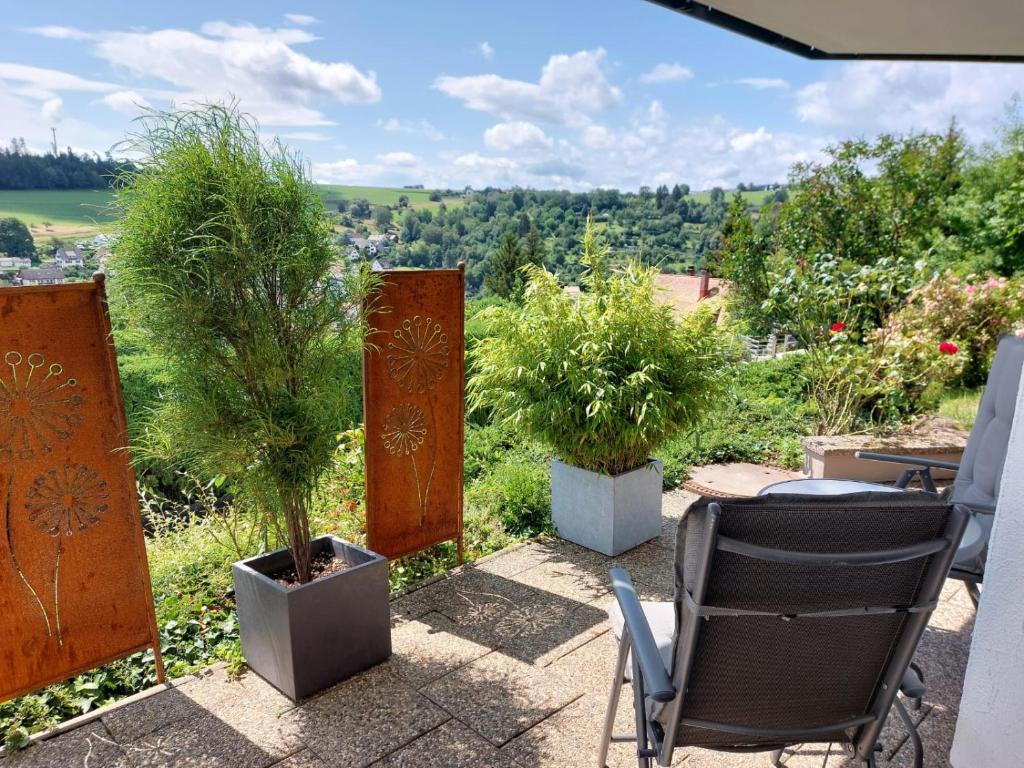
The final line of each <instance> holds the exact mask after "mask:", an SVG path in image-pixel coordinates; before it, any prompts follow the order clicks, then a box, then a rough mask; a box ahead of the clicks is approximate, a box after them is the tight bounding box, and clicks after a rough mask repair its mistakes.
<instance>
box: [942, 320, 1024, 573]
mask: <svg viewBox="0 0 1024 768" xmlns="http://www.w3.org/2000/svg"><path fill="white" fill-rule="evenodd" d="M1022 369H1024V338H1021V337H1019V336H1009V335H1007V336H1003V337H1002V338H1000V340H999V346H998V347H996V356H995V359H994V360H993V361H992V369H991V370H990V371H989V374H988V383H987V384H986V385H985V393H984V394H983V395H982V396H981V403H980V404H979V406H978V415H977V417H976V418H975V420H974V427H973V428H972V429H971V436H970V438H969V439H968V441H967V447H966V448H965V449H964V455H963V457H962V458H961V460H960V470H959V471H958V472H957V475H956V480H955V481H954V482H953V489H952V493H951V494H950V501H952V502H953V503H954V504H963V505H965V506H967V507H969V508H971V509H972V510H975V511H978V512H979V513H978V514H976V515H975V519H976V520H977V522H978V524H979V525H980V526H981V528H982V531H983V536H984V538H985V541H986V542H987V541H988V537H989V535H990V534H991V532H992V523H993V517H992V514H991V513H990V512H986V511H985V510H992V509H994V507H995V504H996V500H997V499H998V498H999V483H1000V481H1001V480H1002V477H1003V465H1004V464H1005V463H1006V448H1007V445H1008V444H1009V442H1010V428H1011V427H1012V426H1013V416H1014V412H1015V410H1016V407H1017V392H1018V390H1019V389H1020V379H1021V370H1022ZM987 553H988V547H987V545H986V547H985V549H983V550H982V551H981V553H980V554H979V555H978V556H977V557H976V558H975V560H974V561H973V562H967V563H959V562H958V563H957V564H956V567H957V568H958V569H961V570H966V571H970V572H972V573H976V574H981V573H983V572H984V570H985V558H986V556H987Z"/></svg>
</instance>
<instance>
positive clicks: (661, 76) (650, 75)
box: [640, 62, 693, 83]
mask: <svg viewBox="0 0 1024 768" xmlns="http://www.w3.org/2000/svg"><path fill="white" fill-rule="evenodd" d="M692 79H693V70H692V69H690V68H689V67H684V66H683V65H682V64H679V63H678V62H676V63H673V64H666V63H661V64H658V65H656V66H655V67H654V69H652V70H650V71H649V72H644V73H643V74H642V75H640V80H641V82H644V83H681V82H685V81H687V80H692Z"/></svg>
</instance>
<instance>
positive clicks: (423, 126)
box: [377, 117, 444, 141]
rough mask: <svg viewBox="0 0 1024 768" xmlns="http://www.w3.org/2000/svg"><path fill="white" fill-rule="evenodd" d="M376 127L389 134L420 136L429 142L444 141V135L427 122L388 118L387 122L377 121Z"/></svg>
mask: <svg viewBox="0 0 1024 768" xmlns="http://www.w3.org/2000/svg"><path fill="white" fill-rule="evenodd" d="M377 125H378V126H379V127H380V128H381V129H382V130H385V131H388V132H389V133H409V134H421V135H423V136H426V137H427V138H428V139H430V140H431V141H444V133H442V132H441V131H440V130H439V129H438V128H437V127H436V126H435V125H434V124H433V123H431V122H430V121H429V120H399V119H398V118H397V117H390V118H388V119H387V120H378V121H377Z"/></svg>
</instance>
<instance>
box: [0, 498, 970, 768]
mask: <svg viewBox="0 0 1024 768" xmlns="http://www.w3.org/2000/svg"><path fill="white" fill-rule="evenodd" d="M693 498H694V497H693V496H692V495H690V494H687V493H683V492H675V493H670V494H666V496H665V527H664V533H663V535H662V537H661V538H660V539H658V540H655V541H652V542H648V543H647V544H644V545H643V546H641V547H638V548H637V549H635V550H632V551H630V552H627V553H626V554H624V555H622V556H621V557H618V558H607V557H604V556H602V555H598V554H595V553H593V552H589V551H587V550H584V549H582V548H580V547H577V546H575V545H572V544H568V543H565V542H561V541H557V540H545V541H536V542H531V543H529V544H527V545H525V546H522V547H519V548H516V549H512V550H506V551H505V552H503V553H499V554H498V555H495V556H492V557H490V558H487V559H485V560H482V561H480V562H478V563H476V564H474V565H470V566H467V567H464V568H462V569H460V570H458V571H456V572H455V573H453V574H452V575H451V576H449V577H447V578H444V579H442V580H440V581H436V582H434V583H431V584H429V585H427V586H425V587H422V588H420V589H418V590H416V591H414V592H411V593H409V594H407V595H404V596H402V597H400V598H398V599H396V600H394V601H393V602H392V625H393V633H392V634H393V642H394V655H393V656H392V658H391V660H390V661H389V662H387V663H385V664H383V665H380V666H379V667H376V668H374V669H372V670H370V671H368V672H366V673H364V674H362V675H360V676H358V677H356V678H353V679H351V680H348V681H346V682H344V683H342V684H340V685H338V686H336V687H334V688H332V689H331V690H329V691H327V692H325V693H323V694H321V695H319V696H317V697H314V698H312V699H309V700H307V701H304V702H302V703H301V704H299V705H298V706H296V705H294V704H292V702H290V701H289V700H288V699H287V698H286V697H284V696H283V695H281V694H280V693H278V692H277V691H276V690H274V689H273V688H272V687H271V686H269V685H268V684H266V683H264V682H263V681H262V680H261V679H259V678H258V677H256V676H255V675H253V674H251V673H250V674H246V675H244V676H242V678H241V679H240V680H234V681H233V680H230V679H229V678H228V675H227V674H226V672H225V670H224V669H223V668H219V667H214V668H211V669H209V670H206V671H204V672H203V673H202V674H200V675H197V676H190V677H187V678H182V679H180V680H177V681H174V683H173V684H171V685H169V686H166V687H162V688H161V689H157V690H155V691H153V692H147V694H142V695H140V696H139V697H135V699H134V700H131V701H129V702H127V703H122V704H120V705H117V706H115V707H113V708H111V709H109V710H107V711H105V712H102V713H100V714H99V716H98V717H97V716H93V718H92V719H91V720H90V721H88V722H84V723H82V724H80V725H78V726H77V727H74V728H72V729H70V730H67V731H65V732H62V733H61V734H60V735H57V736H54V737H53V738H49V739H46V740H44V741H41V742H39V743H38V744H36V745H34V746H32V747H30V748H29V749H28V750H26V751H24V752H21V753H18V754H16V755H13V756H12V757H9V758H7V759H6V760H0V766H2V768H30V767H31V768H35V767H36V766H40V767H41V766H48V767H54V768H65V767H67V768H100V767H106V766H113V767H115V768H141V767H142V766H146V767H147V768H150V767H152V768H156V767H157V766H175V767H180V768H193V767H194V768H200V767H203V768H205V767H206V766H230V767H231V768H270V767H271V766H276V767H277V768H324V767H325V766H338V767H339V768H340V767H341V766H345V768H359V767H360V766H372V767H373V768H384V767H385V766H401V767H403V768H416V767H418V766H437V767H438V768H469V767H470V766H494V767H495V768H540V767H544V766H560V767H563V766H569V765H572V766H578V765H584V766H586V765H594V764H595V762H594V761H595V759H596V758H595V755H596V745H597V741H598V738H599V732H600V724H601V718H602V715H603V707H604V703H605V697H606V695H607V691H608V686H609V683H610V679H611V672H612V667H613V665H614V662H615V644H614V638H613V637H612V636H611V633H610V631H609V628H608V622H607V620H606V617H605V613H604V610H603V608H604V606H605V605H606V604H607V603H608V602H609V600H610V599H611V596H610V591H609V583H608V575H607V574H608V569H609V568H610V567H612V566H613V565H624V566H625V567H627V568H628V569H629V570H630V572H631V574H632V576H633V579H634V582H635V583H636V584H637V589H638V591H639V592H640V593H641V597H642V598H644V599H660V600H667V599H671V595H672V575H671V560H672V547H673V545H674V537H675V528H676V525H677V524H678V522H679V519H680V517H681V515H682V513H683V511H684V510H685V509H686V506H687V505H688V504H689V503H690V501H691V500H692V499H693ZM973 619H974V611H973V608H972V607H971V604H970V601H969V600H968V598H967V596H966V593H965V592H964V590H963V589H962V587H960V586H959V584H958V583H957V582H948V583H947V586H946V589H945V591H944V593H943V600H942V603H941V605H940V607H939V609H938V610H937V611H936V613H935V615H934V616H933V618H932V622H931V625H930V626H929V629H928V631H927V634H926V635H925V638H924V640H923V642H922V645H921V647H920V649H919V651H918V656H917V661H918V662H919V663H920V665H921V666H922V668H923V670H924V672H925V675H926V678H927V682H928V696H927V699H926V702H925V705H924V706H923V707H922V709H921V710H920V711H919V712H916V713H913V714H914V716H915V717H917V718H918V720H919V722H920V723H921V725H920V732H921V735H922V738H923V739H924V742H925V749H926V760H925V765H926V766H946V765H947V764H948V763H947V760H946V756H947V755H948V753H949V749H950V744H951V741H952V735H953V725H954V723H955V720H956V712H957V706H958V704H959V700H960V689H961V685H962V682H963V675H964V669H965V665H966V660H967V652H968V648H969V645H970V636H971V628H972V624H973ZM837 684H841V681H837ZM623 699H624V701H623V705H622V706H621V707H620V712H619V717H620V720H619V729H620V730H628V729H629V725H628V724H629V722H630V719H629V718H630V716H631V714H630V711H629V708H628V707H629V702H628V699H629V697H628V696H624V697H623ZM884 746H885V753H884V761H883V764H885V765H892V766H909V765H911V750H910V748H909V746H908V745H907V744H906V733H905V732H904V731H902V730H901V728H898V727H895V726H892V725H890V726H889V727H887V730H886V733H885V736H884ZM632 749H633V748H632V746H631V745H628V744H615V745H613V746H612V754H611V757H610V765H611V766H612V768H618V767H619V766H635V765H636V761H635V758H634V757H632ZM833 752H834V750H833ZM784 762H785V764H786V766H788V767H789V768H812V766H813V767H815V768H818V767H821V766H827V768H840V767H841V766H847V765H850V766H852V765H853V763H852V761H849V760H847V759H845V758H844V757H843V756H842V755H841V754H839V755H837V754H831V753H830V752H829V750H828V749H827V748H826V747H823V746H821V745H814V746H809V747H805V748H802V749H797V750H794V751H792V752H791V753H787V755H786V756H785V758H784ZM675 764H676V765H681V766H687V768H698V767H700V766H715V768H731V767H733V766H735V767H739V766H762V767H766V766H768V765H769V763H768V757H767V756H766V755H764V754H759V755H739V756H734V755H727V754H723V753H716V752H708V751H704V750H680V751H678V752H677V759H676V762H675Z"/></svg>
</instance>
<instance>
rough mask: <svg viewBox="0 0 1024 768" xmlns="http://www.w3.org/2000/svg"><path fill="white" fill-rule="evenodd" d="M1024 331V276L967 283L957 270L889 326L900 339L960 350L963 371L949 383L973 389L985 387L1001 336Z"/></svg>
mask: <svg viewBox="0 0 1024 768" xmlns="http://www.w3.org/2000/svg"><path fill="white" fill-rule="evenodd" d="M1021 327H1024V277H1021V278H1014V279H1007V278H1005V277H994V276H984V275H981V276H979V275H967V276H966V277H963V278H961V277H960V276H958V275H956V274H955V273H954V272H953V271H952V270H948V271H946V272H945V273H944V274H942V275H937V276H936V277H934V278H932V279H931V280H929V281H928V282H927V283H925V284H924V285H922V286H921V287H920V288H918V289H917V290H916V291H914V292H913V293H912V294H911V295H910V297H909V299H908V302H907V305H906V306H905V307H904V308H903V309H901V310H900V311H899V312H897V313H896V314H895V315H894V316H893V317H892V318H891V320H890V323H889V328H890V329H891V330H892V331H894V332H895V333H897V334H898V335H899V336H900V337H902V338H904V339H915V340H918V341H920V342H922V343H923V344H924V345H925V346H926V347H929V348H931V349H935V348H937V346H938V345H939V344H940V343H942V342H946V343H952V344H954V345H956V347H957V350H958V352H957V354H958V355H959V356H960V358H961V360H960V363H961V364H960V370H959V371H956V372H955V375H951V376H947V377H946V381H947V382H948V383H950V384H952V385H960V386H967V387H973V386H979V385H981V384H984V383H985V380H986V378H987V377H988V369H989V367H990V366H991V364H992V356H993V355H994V354H995V350H996V343H997V341H998V338H999V335H1000V334H1001V333H1009V332H1012V331H1014V330H1016V329H1017V328H1021Z"/></svg>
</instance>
